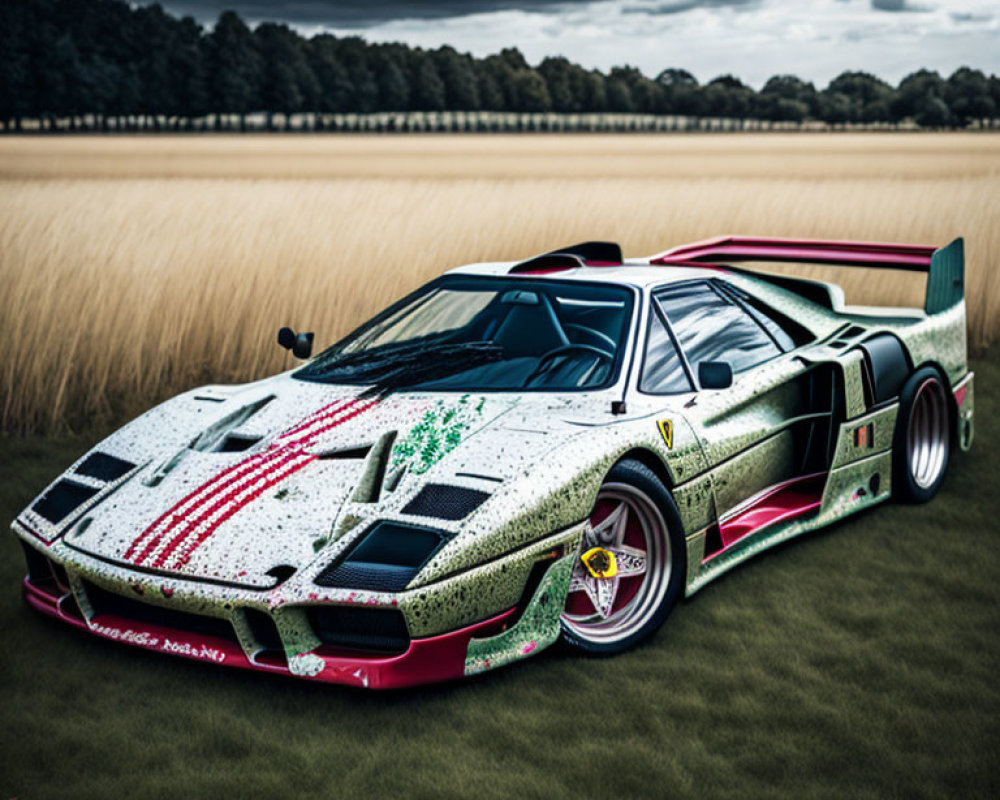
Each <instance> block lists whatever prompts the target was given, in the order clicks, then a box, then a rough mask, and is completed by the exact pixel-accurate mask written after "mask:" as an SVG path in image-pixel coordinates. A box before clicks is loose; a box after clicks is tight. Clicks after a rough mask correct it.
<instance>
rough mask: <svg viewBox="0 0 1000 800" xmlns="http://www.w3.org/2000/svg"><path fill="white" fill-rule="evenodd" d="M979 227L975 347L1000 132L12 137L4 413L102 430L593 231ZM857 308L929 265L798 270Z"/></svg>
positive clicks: (42, 428)
mask: <svg viewBox="0 0 1000 800" xmlns="http://www.w3.org/2000/svg"><path fill="white" fill-rule="evenodd" d="M722 233H735V234H759V235H780V236H802V237H832V238H848V239H873V240H883V241H904V242H921V243H929V244H946V243H947V242H948V241H950V240H951V239H952V238H954V237H955V236H965V238H966V247H967V258H968V282H967V285H968V290H967V291H968V302H969V320H970V344H971V346H972V347H973V349H974V350H976V351H978V352H983V351H984V350H985V349H986V348H987V346H988V344H989V343H990V341H991V340H993V339H995V338H996V336H997V333H998V331H1000V278H998V276H997V271H996V265H997V263H998V261H1000V136H994V135H986V134H980V135H976V134H788V135H778V134H770V135H768V134H763V135H753V134H734V135H673V136H671V135H659V136H656V135H648V136H645V135H624V136H602V135H576V136H574V135H567V136H560V135H537V136H532V135H524V136H474V135H471V136H468V135H467V136H462V135H432V136H415V135H410V136H291V135H290V136H270V137H269V136H246V137H228V136H210V137H166V136H165V137H146V138H141V137H133V138H127V137H105V138H102V137H93V138H87V137H67V138H18V137H4V138H2V139H0V284H2V286H3V293H2V295H0V320H2V326H3V328H2V338H0V369H2V370H3V373H2V381H3V383H2V386H3V399H2V410H0V428H2V429H3V430H5V431H11V432H29V431H36V432H51V431H56V430H60V429H65V428H67V427H68V428H75V429H85V428H89V427H92V426H95V425H96V426H103V425H107V424H111V423H114V422H116V421H120V420H121V419H122V418H123V417H124V416H125V415H128V414H131V413H134V412H136V411H138V410H140V409H142V408H143V407H146V406H148V405H151V404H152V403H153V402H155V401H157V400H160V399H162V398H164V397H166V396H169V395H170V394H173V393H176V392H177V391H180V390H182V389H184V388H187V387H190V386H193V385H196V384H199V383H206V382H229V381H240V380H246V379H250V378H254V377H260V376H263V375H266V374H269V373H271V372H274V371H276V370H278V369H280V368H281V367H282V366H286V365H287V363H286V361H285V358H286V357H285V356H284V351H281V350H280V349H279V348H278V347H277V346H276V345H275V344H274V335H275V331H276V330H277V328H278V327H279V326H281V325H284V324H290V325H292V326H294V327H296V328H299V329H307V330H315V331H316V332H317V344H318V345H321V346H322V345H324V344H326V343H329V342H331V341H333V340H334V339H336V338H337V337H339V336H341V335H342V334H344V333H345V332H347V331H348V330H350V329H351V328H352V327H353V326H355V325H356V324H358V323H359V322H361V321H362V320H363V319H364V318H365V317H366V316H367V315H369V314H371V313H372V312H374V311H376V310H378V309H379V308H380V307H382V306H384V305H386V304H387V303H388V302H389V301H391V300H393V299H395V298H397V297H399V296H401V295H403V294H405V293H406V292H408V291H409V290H411V289H413V288H415V287H416V286H417V285H418V284H420V283H421V282H423V281H425V280H427V279H429V278H431V277H433V276H435V275H438V274H439V273H441V272H442V271H444V270H445V269H448V268H450V267H453V266H456V265H458V264H462V263H466V262H470V261H479V260H491V259H516V258H521V257H526V256H529V255H532V254H534V253H538V252H541V251H544V250H549V249H552V248H554V247H556V246H560V245H566V244H569V243H571V242H574V241H580V240H584V239H611V240H615V241H618V242H620V243H621V244H622V247H623V249H624V251H625V253H626V255H627V256H642V255H648V254H651V253H654V252H657V251H659V250H663V249H666V248H667V247H670V246H673V245H676V244H680V243H682V242H686V241H691V240H697V239H701V238H705V237H708V236H713V235H717V234H722ZM799 271H800V272H802V273H805V274H809V275H818V276H822V277H826V278H830V279H833V280H837V281H838V282H840V283H841V284H842V285H843V286H844V288H845V291H846V292H847V296H848V300H849V301H852V302H871V303H879V304H883V303H884V304H898V305H907V304H909V305H920V304H921V301H922V297H923V277H922V276H919V275H910V274H902V275H901V274H900V273H895V272H878V271H871V270H822V269H818V268H804V269H800V270H799Z"/></svg>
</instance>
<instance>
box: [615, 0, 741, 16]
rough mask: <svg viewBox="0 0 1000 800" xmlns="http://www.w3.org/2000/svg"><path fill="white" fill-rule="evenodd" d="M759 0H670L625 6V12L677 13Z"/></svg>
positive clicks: (739, 4) (738, 4)
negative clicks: (652, 3)
mask: <svg viewBox="0 0 1000 800" xmlns="http://www.w3.org/2000/svg"><path fill="white" fill-rule="evenodd" d="M759 3H760V0H672V2H666V3H659V4H658V5H651V6H626V7H625V8H623V9H622V10H623V11H624V12H625V13H626V14H679V13H681V12H682V11H690V10H691V9H693V8H721V7H723V6H755V5H758V4H759Z"/></svg>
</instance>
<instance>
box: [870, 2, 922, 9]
mask: <svg viewBox="0 0 1000 800" xmlns="http://www.w3.org/2000/svg"><path fill="white" fill-rule="evenodd" d="M872 8H874V9H875V10H877V11H915V10H916V9H913V8H907V6H906V0H872Z"/></svg>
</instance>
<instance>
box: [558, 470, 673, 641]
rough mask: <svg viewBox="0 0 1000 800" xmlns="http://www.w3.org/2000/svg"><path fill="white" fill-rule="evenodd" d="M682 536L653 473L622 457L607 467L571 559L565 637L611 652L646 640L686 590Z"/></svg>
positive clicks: (671, 502) (669, 503)
mask: <svg viewBox="0 0 1000 800" xmlns="http://www.w3.org/2000/svg"><path fill="white" fill-rule="evenodd" d="M685 570H686V562H685V550H684V539H683V535H682V532H681V525H680V518H679V516H678V514H677V508H676V506H675V505H674V502H673V499H672V498H671V497H670V494H669V492H667V490H666V489H665V488H664V486H663V484H662V483H661V482H660V481H659V479H658V478H657V477H656V475H655V474H654V473H653V472H652V470H650V469H649V468H648V467H646V466H645V465H644V464H642V463H641V462H639V461H633V460H631V459H627V460H625V461H622V462H621V463H619V464H617V465H616V466H615V467H614V468H613V469H612V470H611V472H610V473H608V476H607V478H606V479H605V481H604V484H603V485H602V486H601V489H600V491H599V492H598V495H597V502H596V503H595V504H594V510H593V511H592V512H591V517H590V524H589V525H588V526H587V530H586V532H585V534H584V537H583V542H582V544H581V549H580V552H579V553H578V554H577V559H576V561H575V562H574V564H573V576H572V578H571V580H570V587H569V595H568V596H567V599H566V608H565V610H564V612H563V615H562V626H563V637H564V639H565V640H566V642H567V643H568V644H570V645H572V646H573V647H575V648H578V649H580V650H584V651H586V652H588V653H595V654H602V655H612V654H614V653H620V652H622V651H624V650H627V649H629V648H630V647H633V646H634V645H636V644H638V643H639V642H641V641H643V640H645V639H647V638H649V637H650V636H652V634H653V633H655V632H656V630H657V629H658V628H659V627H660V626H661V625H662V624H663V621H664V620H665V619H666V618H667V615H668V614H669V613H670V611H671V609H672V608H673V607H674V605H675V604H676V603H677V600H678V598H679V597H680V593H681V591H682V589H683V582H684V574H685Z"/></svg>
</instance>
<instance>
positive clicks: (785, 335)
mask: <svg viewBox="0 0 1000 800" xmlns="http://www.w3.org/2000/svg"><path fill="white" fill-rule="evenodd" d="M720 283H721V284H722V286H723V291H724V293H726V294H731V295H734V296H735V297H737V298H738V299H739V302H740V303H741V304H742V305H743V307H744V308H745V309H746V310H747V311H748V312H749V313H750V315H751V316H752V317H753V318H754V319H755V320H757V322H758V323H760V324H761V325H762V326H763V327H764V329H765V330H766V331H767V332H768V333H769V334H770V335H771V338H772V339H774V341H776V342H777V343H778V347H780V348H781V349H782V350H783V351H785V352H787V351H789V350H794V349H795V348H796V347H799V346H801V345H804V344H808V343H809V342H812V341H814V340H815V337H814V336H813V335H812V334H811V333H809V331H808V330H806V329H805V328H804V327H802V325H800V324H799V323H798V322H795V321H794V320H791V319H789V318H788V317H786V316H785V315H784V314H782V313H780V312H779V311H776V310H775V309H773V308H771V307H770V306H768V305H766V304H765V303H762V302H761V301H760V300H758V299H757V298H756V297H751V296H750V295H748V294H747V293H746V292H744V291H743V290H742V289H737V288H736V287H735V286H733V285H732V284H730V283H726V282H725V281H720Z"/></svg>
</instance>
